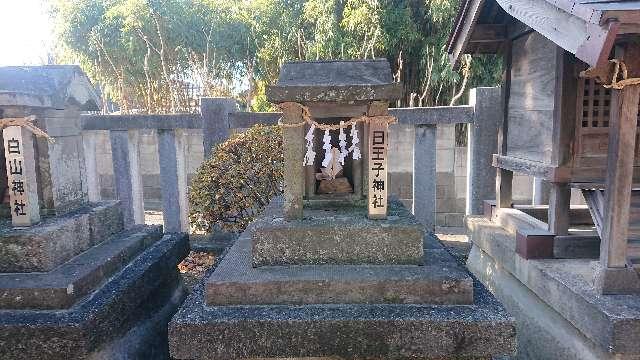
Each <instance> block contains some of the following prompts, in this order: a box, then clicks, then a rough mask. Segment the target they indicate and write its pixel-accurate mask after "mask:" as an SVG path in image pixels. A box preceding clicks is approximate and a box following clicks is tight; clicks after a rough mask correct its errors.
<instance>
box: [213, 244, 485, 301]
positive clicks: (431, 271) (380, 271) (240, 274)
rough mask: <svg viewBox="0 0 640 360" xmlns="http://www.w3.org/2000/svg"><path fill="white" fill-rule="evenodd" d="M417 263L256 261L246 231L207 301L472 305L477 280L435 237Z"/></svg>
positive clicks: (217, 272)
mask: <svg viewBox="0 0 640 360" xmlns="http://www.w3.org/2000/svg"><path fill="white" fill-rule="evenodd" d="M424 246H425V247H426V248H427V249H425V250H424V257H423V261H422V265H421V266H417V265H291V266H262V267H258V268H255V267H253V266H252V264H251V238H250V235H249V234H248V232H245V233H244V234H243V235H241V236H240V238H239V239H238V240H237V241H236V243H235V244H234V245H233V247H232V248H231V249H230V250H229V252H228V253H227V254H226V256H225V257H224V259H223V260H222V262H221V263H220V265H219V266H218V267H217V268H216V270H215V271H214V272H213V274H212V275H211V276H210V277H209V279H208V280H207V283H206V303H207V304H208V305H239V304H245V305H258V304H330V303H333V304H345V303H346V304H349V303H370V304H381V303H413V304H472V303H473V280H472V278H471V277H470V276H469V274H468V273H467V272H466V271H465V270H464V268H463V267H462V266H460V265H459V264H458V263H457V262H456V261H455V259H454V258H453V257H452V256H451V255H450V254H449V253H448V252H447V251H446V250H445V249H443V248H442V246H441V245H440V244H439V243H438V242H437V240H436V239H435V238H434V237H433V236H432V235H428V236H426V237H425V243H424Z"/></svg>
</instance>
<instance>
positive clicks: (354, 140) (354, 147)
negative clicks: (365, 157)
mask: <svg viewBox="0 0 640 360" xmlns="http://www.w3.org/2000/svg"><path fill="white" fill-rule="evenodd" d="M359 142H360V139H359V138H358V130H357V129H356V124H352V125H351V147H349V152H352V151H353V155H352V157H353V160H360V159H361V158H362V154H360V148H359V147H358V143H359Z"/></svg>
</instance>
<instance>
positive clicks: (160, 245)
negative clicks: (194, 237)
mask: <svg viewBox="0 0 640 360" xmlns="http://www.w3.org/2000/svg"><path fill="white" fill-rule="evenodd" d="M151 233H153V231H151ZM137 234H138V235H136V233H134V234H129V235H130V236H129V237H133V238H136V237H137V238H138V239H139V241H138V242H137V243H138V245H139V246H142V250H141V251H139V255H137V256H135V257H134V256H133V254H132V253H131V252H127V251H124V252H119V254H120V255H116V254H115V252H113V253H112V254H114V255H113V257H109V256H107V258H109V259H116V260H114V261H115V263H112V265H111V266H116V267H117V263H118V261H119V260H123V261H124V258H126V257H127V256H129V257H131V258H132V259H131V260H130V261H126V262H127V263H128V265H127V266H125V267H123V268H121V269H120V270H117V271H115V272H114V273H113V275H111V276H109V275H108V270H107V268H109V267H110V266H107V267H105V268H104V269H103V270H104V271H105V272H104V273H103V274H104V275H105V276H104V280H105V282H104V284H103V285H101V286H99V287H98V288H97V289H96V290H95V291H92V292H90V293H88V294H86V295H85V296H84V297H82V298H80V299H78V300H77V301H76V302H75V303H74V304H73V305H72V306H70V307H69V308H68V309H62V310H60V309H53V310H39V311H33V310H0V358H2V359H69V358H74V359H81V358H94V359H101V358H104V359H114V358H144V359H155V358H163V357H166V343H165V342H166V337H165V335H163V334H166V323H167V321H168V319H169V318H170V317H171V315H172V314H173V313H174V312H175V309H176V308H177V307H178V306H179V305H180V303H181V301H182V299H183V297H184V290H183V288H182V285H181V281H180V276H179V273H178V271H177V268H176V266H177V264H178V263H179V262H180V261H181V260H182V259H183V258H184V257H185V256H186V255H187V253H188V239H187V236H186V235H181V234H167V235H164V236H162V238H161V239H156V241H155V242H152V241H147V242H148V243H147V244H146V246H145V240H144V239H147V240H151V239H152V238H154V236H150V235H148V236H142V235H140V233H137ZM124 238H126V236H125V237H123V238H122V239H124ZM113 240H114V239H112V240H108V241H107V242H106V243H105V244H107V243H109V241H113ZM124 242H127V241H124ZM135 242H136V241H131V242H127V243H129V244H131V245H133V243H135ZM123 245H124V243H123V240H121V241H117V240H116V241H113V243H111V246H113V248H114V249H104V251H105V254H106V252H108V251H115V248H118V247H121V246H123ZM145 248H146V250H145ZM130 251H133V249H131V248H130ZM134 252H135V251H134ZM127 253H128V254H129V255H126V254H127ZM83 255H84V254H83ZM78 258H80V257H78ZM87 259H88V258H87ZM118 259H119V260H118ZM100 262H101V263H105V262H107V263H108V261H106V260H105V261H100ZM87 264H89V262H86V263H84V264H79V268H83V267H84V268H88V267H87ZM122 264H123V263H120V265H122ZM111 269H113V267H111ZM98 273H99V272H98ZM19 275H22V274H19ZM89 278H92V277H89ZM25 287H28V286H26V285H25ZM70 288H71V289H73V287H70ZM45 297H46V295H44V296H43V299H44V298H45ZM53 299H57V298H56V297H53ZM54 301H57V300H54Z"/></svg>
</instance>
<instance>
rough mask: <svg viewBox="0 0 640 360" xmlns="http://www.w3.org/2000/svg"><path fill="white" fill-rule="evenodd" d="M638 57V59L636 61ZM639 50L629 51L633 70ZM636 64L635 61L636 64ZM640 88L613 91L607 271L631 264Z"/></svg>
mask: <svg viewBox="0 0 640 360" xmlns="http://www.w3.org/2000/svg"><path fill="white" fill-rule="evenodd" d="M634 56H635V57H634ZM637 56H638V49H637V47H636V48H635V49H634V51H633V53H631V52H630V51H627V52H626V53H625V56H624V58H625V59H628V60H631V62H630V63H629V64H627V65H628V66H629V67H630V68H633V69H636V70H637V69H638V66H639V65H640V64H638V58H637ZM634 60H635V61H634ZM638 101H640V86H637V85H636V86H627V87H625V88H623V89H622V90H612V91H611V116H610V120H609V148H608V153H607V164H608V171H607V173H608V175H607V179H606V190H605V205H604V222H603V229H602V234H601V235H602V243H601V246H600V263H601V265H602V267H603V268H624V267H625V266H626V264H627V237H628V226H629V207H630V201H631V189H632V186H633V162H634V159H635V151H633V149H635V146H636V132H637V121H638Z"/></svg>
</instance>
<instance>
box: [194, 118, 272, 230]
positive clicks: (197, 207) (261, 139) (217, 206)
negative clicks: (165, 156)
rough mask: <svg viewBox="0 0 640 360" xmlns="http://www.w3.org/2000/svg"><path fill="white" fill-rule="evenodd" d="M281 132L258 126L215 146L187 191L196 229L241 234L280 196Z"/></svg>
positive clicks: (269, 127)
mask: <svg viewBox="0 0 640 360" xmlns="http://www.w3.org/2000/svg"><path fill="white" fill-rule="evenodd" d="M282 167H283V166H282V131H281V130H280V128H279V127H278V126H263V125H255V126H253V127H251V128H249V129H248V130H247V131H245V132H243V133H240V134H237V135H234V136H232V137H231V138H230V139H229V140H227V141H225V142H223V143H221V144H219V145H218V146H216V148H215V150H214V151H213V152H212V155H211V157H210V158H209V159H207V160H206V161H205V162H204V163H202V165H201V166H200V168H199V169H198V172H197V173H196V175H195V177H194V178H193V181H192V185H191V187H190V188H189V205H190V212H189V220H190V222H191V225H192V226H194V227H195V229H196V230H199V231H206V232H212V231H214V229H215V228H216V227H220V228H221V229H222V230H225V231H242V230H244V229H245V228H246V227H247V225H248V224H249V223H250V222H251V221H252V220H253V219H254V218H255V216H256V215H258V213H259V212H260V211H262V210H263V209H264V207H265V206H266V205H267V204H268V203H269V201H270V200H271V198H272V197H273V196H274V195H277V194H280V193H281V183H282Z"/></svg>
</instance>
